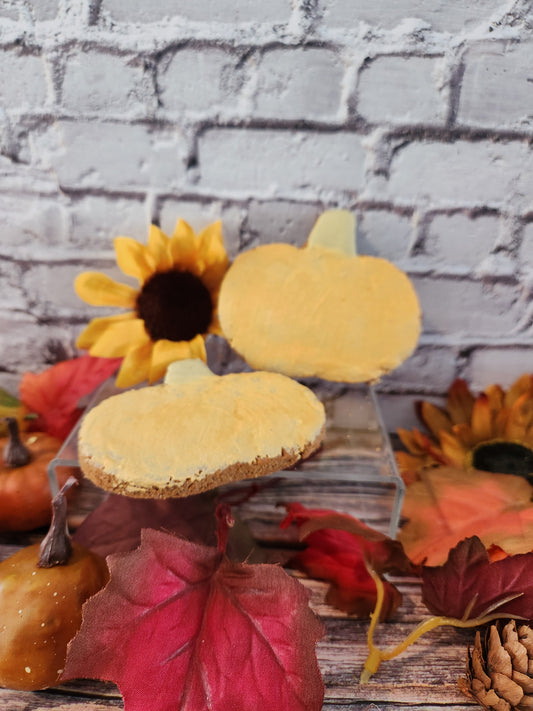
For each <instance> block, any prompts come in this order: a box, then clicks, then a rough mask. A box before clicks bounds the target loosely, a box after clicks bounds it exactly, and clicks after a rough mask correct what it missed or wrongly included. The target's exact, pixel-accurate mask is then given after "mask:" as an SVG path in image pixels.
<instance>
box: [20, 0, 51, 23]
mask: <svg viewBox="0 0 533 711" xmlns="http://www.w3.org/2000/svg"><path fill="white" fill-rule="evenodd" d="M26 5H27V6H29V8H30V11H31V14H32V16H33V18H34V19H35V20H36V21H37V22H42V21H44V20H54V19H55V18H56V17H57V14H58V12H59V0H29V2H28V0H26Z"/></svg>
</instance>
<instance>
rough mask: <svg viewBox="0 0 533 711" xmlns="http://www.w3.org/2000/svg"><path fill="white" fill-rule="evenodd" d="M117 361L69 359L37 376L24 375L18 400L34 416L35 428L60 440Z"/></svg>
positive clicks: (115, 359)
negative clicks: (83, 403)
mask: <svg viewBox="0 0 533 711" xmlns="http://www.w3.org/2000/svg"><path fill="white" fill-rule="evenodd" d="M119 364H120V359H117V358H94V357H93V356H90V355H84V356H80V357H79V358H71V359H69V360H64V361H61V362H60V363H56V365H52V366H50V367H49V368H47V369H46V370H43V371H42V372H41V373H25V374H24V375H23V376H22V379H21V381H20V385H19V390H20V399H21V400H22V402H23V403H24V405H25V406H26V407H27V408H28V410H29V411H30V412H32V413H34V414H35V415H37V420H36V422H35V425H34V426H35V428H36V429H40V430H43V431H45V432H48V433H49V434H51V435H53V436H54V437H57V438H58V439H61V440H64V439H66V437H67V436H68V434H69V432H70V431H71V429H72V428H73V427H74V425H75V424H76V422H77V421H78V419H79V417H80V415H81V413H82V409H81V408H80V406H79V405H80V400H81V398H83V397H84V396H86V395H89V394H90V393H92V391H93V390H95V388H97V387H98V386H99V385H101V384H102V383H103V382H104V381H105V380H107V378H109V377H110V376H111V375H112V374H113V373H114V372H115V371H116V369H117V368H118V366H119Z"/></svg>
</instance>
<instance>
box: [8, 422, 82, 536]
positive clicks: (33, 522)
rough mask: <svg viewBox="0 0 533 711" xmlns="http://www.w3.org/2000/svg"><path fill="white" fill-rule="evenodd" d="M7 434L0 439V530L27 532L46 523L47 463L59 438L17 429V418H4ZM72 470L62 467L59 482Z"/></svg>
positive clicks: (48, 508) (49, 499)
mask: <svg viewBox="0 0 533 711" xmlns="http://www.w3.org/2000/svg"><path fill="white" fill-rule="evenodd" d="M7 424H8V427H9V434H8V436H7V437H2V438H0V452H2V462H1V463H0V531H30V530H32V529H34V528H38V527H40V526H45V525H46V524H48V523H50V519H51V502H52V496H51V493H50V483H49V478H48V465H49V464H50V462H51V461H52V459H53V458H54V457H55V456H56V454H57V452H58V450H59V448H60V446H61V441H60V440H59V439H57V438H56V437H53V436H52V435H50V434H48V433H47V432H24V433H20V432H19V426H18V421H17V420H16V419H15V418H7ZM72 472H73V470H72V469H71V468H68V467H62V468H61V472H60V473H59V475H58V479H59V485H60V486H61V485H62V484H64V483H65V481H66V480H67V479H68V478H69V476H71V474H72Z"/></svg>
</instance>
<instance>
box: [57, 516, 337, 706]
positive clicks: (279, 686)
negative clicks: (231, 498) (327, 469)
mask: <svg viewBox="0 0 533 711" xmlns="http://www.w3.org/2000/svg"><path fill="white" fill-rule="evenodd" d="M217 517H218V546H217V547H209V546H204V545H200V544H197V543H192V542H190V541H186V540H183V539H180V538H178V537H176V536H173V535H170V534H168V533H164V532H162V531H155V530H153V529H145V530H144V531H143V532H142V539H141V545H140V546H139V548H137V549H136V550H135V551H132V552H129V553H122V554H118V555H111V556H109V557H108V563H109V567H110V574H111V576H110V581H109V583H108V584H107V586H106V587H105V588H104V589H103V590H102V591H101V592H100V593H98V594H96V595H95V596H94V597H92V598H91V599H90V600H89V601H88V602H87V604H86V605H85V607H84V615H83V623H82V626H81V629H80V631H79V633H78V634H77V636H76V637H75V638H74V640H73V641H72V642H71V644H70V646H69V652H68V658H67V662H66V667H65V673H64V679H71V678H79V677H90V678H96V679H107V680H111V681H114V682H115V683H116V684H117V685H118V687H119V689H120V691H121V693H122V696H123V699H124V708H125V711H146V709H148V708H149V709H150V711H168V709H171V708H178V707H179V708H182V709H191V711H192V710H193V709H194V711H198V710H199V709H207V708H209V709H211V710H212V711H222V710H224V711H227V709H230V708H238V709H239V710H240V711H257V709H258V708H259V707H260V708H261V709H263V710H264V711H289V710H290V711H319V710H320V709H321V708H322V703H323V696H324V688H323V683H322V679H321V675H320V671H319V668H318V664H317V660H316V654H315V645H316V643H317V641H318V639H319V638H320V637H321V636H322V633H323V629H322V625H321V623H320V622H319V621H318V619H317V618H316V617H315V616H314V614H313V613H312V612H311V610H310V608H309V605H308V597H307V594H306V592H305V589H304V588H303V586H302V585H301V584H300V583H298V582H297V581H296V580H294V579H293V578H291V577H290V576H288V575H287V573H285V572H284V571H283V569H282V568H280V567H278V566H274V565H248V564H246V563H231V562H230V561H229V560H228V558H227V557H226V555H225V552H224V551H225V547H226V543H227V538H228V535H229V526H230V524H231V516H230V512H229V510H228V507H226V506H219V507H218V509H217ZM117 650H120V653H119V654H117Z"/></svg>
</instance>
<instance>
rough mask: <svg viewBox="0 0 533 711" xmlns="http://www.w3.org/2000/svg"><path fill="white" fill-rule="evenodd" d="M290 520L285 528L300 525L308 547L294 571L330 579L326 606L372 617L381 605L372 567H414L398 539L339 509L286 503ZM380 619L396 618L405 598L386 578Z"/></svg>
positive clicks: (391, 569)
mask: <svg viewBox="0 0 533 711" xmlns="http://www.w3.org/2000/svg"><path fill="white" fill-rule="evenodd" d="M285 508H286V509H287V516H286V518H285V519H284V520H283V521H282V523H281V526H282V527H284V528H286V527H287V526H289V525H290V524H291V523H296V525H297V526H298V528H299V530H300V538H301V540H305V542H306V548H305V549H304V550H303V551H301V552H299V553H297V554H296V555H294V556H293V557H292V558H291V559H290V561H289V562H288V566H289V567H294V568H297V569H299V570H302V571H304V572H305V573H306V574H307V575H309V576H310V577H312V578H317V579H319V580H327V581H328V582H330V588H329V590H328V592H327V596H326V602H327V603H328V604H330V605H333V606H334V607H336V608H338V609H339V610H342V611H343V612H347V613H349V614H351V615H355V616H356V617H360V618H367V617H369V616H370V613H371V612H372V610H373V609H374V607H375V604H376V597H377V590H376V584H375V582H374V580H373V578H372V576H371V575H370V573H369V572H368V564H369V563H370V564H371V565H372V567H373V569H374V570H375V571H377V572H378V573H379V575H381V576H382V575H383V574H384V573H396V574H406V573H412V572H413V566H412V565H411V563H410V561H409V559H408V558H407V556H406V555H405V553H404V552H403V549H402V546H401V544H400V543H398V541H394V540H392V539H391V538H389V537H388V536H385V535H384V534H382V533H380V532H378V531H375V530H373V529H371V528H369V527H368V526H366V525H365V524H363V523H362V522H361V521H358V520H357V519H355V518H353V517H352V516H348V515H346V514H340V513H337V512H335V511H328V510H322V509H308V508H305V507H304V506H302V505H301V504H298V503H291V504H286V505H285ZM383 588H384V593H383V602H382V605H381V609H380V619H382V620H386V619H390V618H391V617H392V615H393V614H394V612H395V611H396V609H397V608H398V606H399V605H400V604H401V601H402V596H401V594H400V592H399V591H398V589H397V588H396V587H395V586H394V585H392V584H391V583H390V582H389V581H387V580H383Z"/></svg>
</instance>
